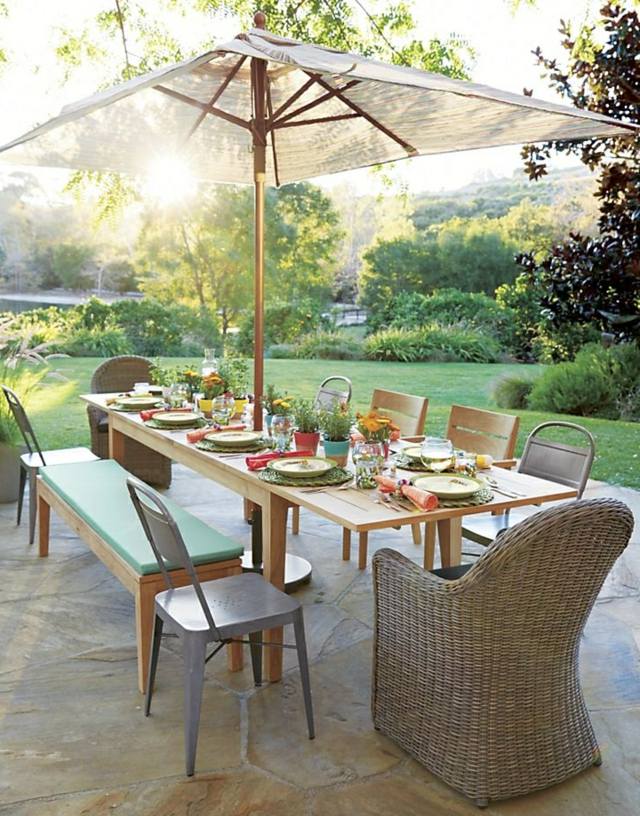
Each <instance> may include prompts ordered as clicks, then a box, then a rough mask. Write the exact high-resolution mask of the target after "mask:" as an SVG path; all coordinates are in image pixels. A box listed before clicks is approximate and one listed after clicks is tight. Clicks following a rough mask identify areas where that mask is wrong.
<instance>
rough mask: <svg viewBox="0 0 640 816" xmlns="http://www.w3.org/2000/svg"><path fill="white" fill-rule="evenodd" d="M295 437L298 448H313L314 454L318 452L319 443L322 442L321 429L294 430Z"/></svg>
mask: <svg viewBox="0 0 640 816" xmlns="http://www.w3.org/2000/svg"><path fill="white" fill-rule="evenodd" d="M293 439H294V441H295V443H296V450H312V451H313V455H314V456H315V455H316V453H317V452H318V445H319V444H320V433H319V431H314V432H313V433H306V432H305V431H294V433H293Z"/></svg>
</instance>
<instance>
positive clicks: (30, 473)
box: [2, 385, 98, 546]
mask: <svg viewBox="0 0 640 816" xmlns="http://www.w3.org/2000/svg"><path fill="white" fill-rule="evenodd" d="M2 391H3V392H4V396H5V398H6V400H7V402H8V404H9V408H10V410H11V413H12V414H13V418H14V419H15V421H16V425H17V426H18V428H19V430H20V433H21V434H22V438H23V440H24V444H25V445H26V447H27V453H23V454H22V456H21V457H20V489H19V493H18V520H17V523H18V524H20V521H21V520H22V505H23V501H24V491H25V487H26V483H27V481H28V482H29V545H30V546H31V545H32V544H33V539H34V536H35V531H36V516H37V509H38V502H37V501H36V494H37V483H36V477H37V475H38V471H39V470H40V468H41V467H44V466H45V465H65V464H71V463H74V462H90V461H92V460H95V459H97V458H98V457H97V456H95V455H94V454H93V453H92V452H91V451H90V450H89V449H88V448H83V447H77V448H60V449H58V450H45V451H43V450H42V448H41V447H40V443H39V442H38V438H37V437H36V435H35V432H34V430H33V426H32V425H31V422H30V421H29V417H28V416H27V413H26V411H25V410H24V406H23V405H22V403H21V402H20V399H19V397H18V395H17V394H16V393H15V391H12V390H11V389H10V388H9V387H8V386H6V385H3V386H2Z"/></svg>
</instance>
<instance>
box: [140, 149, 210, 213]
mask: <svg viewBox="0 0 640 816" xmlns="http://www.w3.org/2000/svg"><path fill="white" fill-rule="evenodd" d="M196 187H197V181H196V179H195V177H194V175H193V173H192V171H191V168H190V167H189V165H188V164H187V162H186V161H185V160H184V159H182V158H180V157H179V156H161V157H158V158H156V159H154V160H153V161H152V162H151V163H150V165H149V167H148V170H147V174H146V177H145V182H144V194H145V197H146V198H149V199H151V200H152V201H155V202H156V203H157V204H159V205H160V206H163V207H171V206H175V205H178V204H183V203H184V202H185V201H186V200H187V199H189V198H191V197H192V196H193V195H194V193H195V191H196Z"/></svg>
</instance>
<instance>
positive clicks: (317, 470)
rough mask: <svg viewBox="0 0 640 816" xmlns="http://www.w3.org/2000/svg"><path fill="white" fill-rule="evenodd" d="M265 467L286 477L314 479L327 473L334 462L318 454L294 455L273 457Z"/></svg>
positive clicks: (333, 465)
mask: <svg viewBox="0 0 640 816" xmlns="http://www.w3.org/2000/svg"><path fill="white" fill-rule="evenodd" d="M267 467H269V468H270V469H271V470H275V472H276V473H279V474H280V475H281V476H286V477H287V478H288V479H314V478H316V477H317V476H323V475H324V474H325V473H328V472H329V471H330V470H332V468H334V467H335V464H334V462H330V461H329V460H328V459H321V458H320V457H319V456H305V457H301V458H300V459H298V458H294V457H291V458H289V459H286V458H285V459H274V460H273V461H271V462H269V464H268V465H267Z"/></svg>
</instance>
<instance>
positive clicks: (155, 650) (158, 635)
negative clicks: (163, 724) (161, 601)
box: [144, 615, 162, 717]
mask: <svg viewBox="0 0 640 816" xmlns="http://www.w3.org/2000/svg"><path fill="white" fill-rule="evenodd" d="M161 639H162V618H161V617H160V616H159V615H156V617H155V621H154V623H153V635H152V636H151V653H150V656H149V674H148V676H147V694H146V697H145V700H144V716H145V717H148V716H149V712H150V711H151V697H152V696H153V684H154V683H155V681H156V669H157V668H158V655H159V653H160V640H161Z"/></svg>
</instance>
